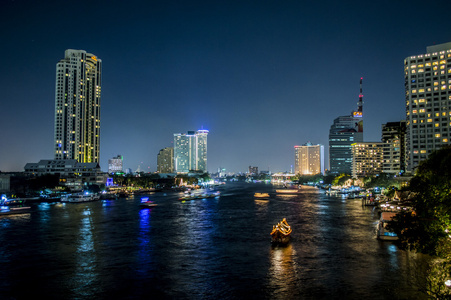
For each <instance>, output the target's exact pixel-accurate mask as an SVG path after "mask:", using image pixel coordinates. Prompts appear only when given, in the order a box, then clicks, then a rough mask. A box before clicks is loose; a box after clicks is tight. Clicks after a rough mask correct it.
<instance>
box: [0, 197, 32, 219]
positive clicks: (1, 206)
mask: <svg viewBox="0 0 451 300" xmlns="http://www.w3.org/2000/svg"><path fill="white" fill-rule="evenodd" d="M30 211H31V207H30V206H25V201H23V200H16V199H11V200H9V199H7V198H6V197H5V196H2V197H1V199H0V215H14V214H25V213H29V212H30Z"/></svg>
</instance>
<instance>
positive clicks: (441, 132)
mask: <svg viewBox="0 0 451 300" xmlns="http://www.w3.org/2000/svg"><path fill="white" fill-rule="evenodd" d="M404 74H405V88H406V93H405V94H406V121H407V122H406V125H407V162H406V164H407V171H409V172H414V171H415V169H416V168H417V167H418V165H419V163H420V162H421V161H423V160H425V159H427V158H428V156H429V154H431V153H432V152H433V151H435V150H438V149H440V148H441V147H443V146H446V145H450V139H451V136H450V134H451V131H450V129H451V119H450V118H451V42H450V43H446V44H440V45H434V46H430V47H427V49H426V53H425V54H419V55H415V56H410V57H407V58H406V59H405V60H404Z"/></svg>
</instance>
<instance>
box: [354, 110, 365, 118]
mask: <svg viewBox="0 0 451 300" xmlns="http://www.w3.org/2000/svg"><path fill="white" fill-rule="evenodd" d="M352 115H353V116H354V118H363V113H362V112H361V111H354V112H352Z"/></svg>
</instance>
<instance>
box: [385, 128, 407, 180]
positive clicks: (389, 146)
mask: <svg viewBox="0 0 451 300" xmlns="http://www.w3.org/2000/svg"><path fill="white" fill-rule="evenodd" d="M382 143H384V165H383V171H384V173H388V174H403V173H405V171H406V121H404V120H403V121H400V122H388V123H386V124H382Z"/></svg>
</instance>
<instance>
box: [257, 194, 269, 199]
mask: <svg viewBox="0 0 451 300" xmlns="http://www.w3.org/2000/svg"><path fill="white" fill-rule="evenodd" d="M254 197H255V198H269V194H268V193H255V194H254Z"/></svg>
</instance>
